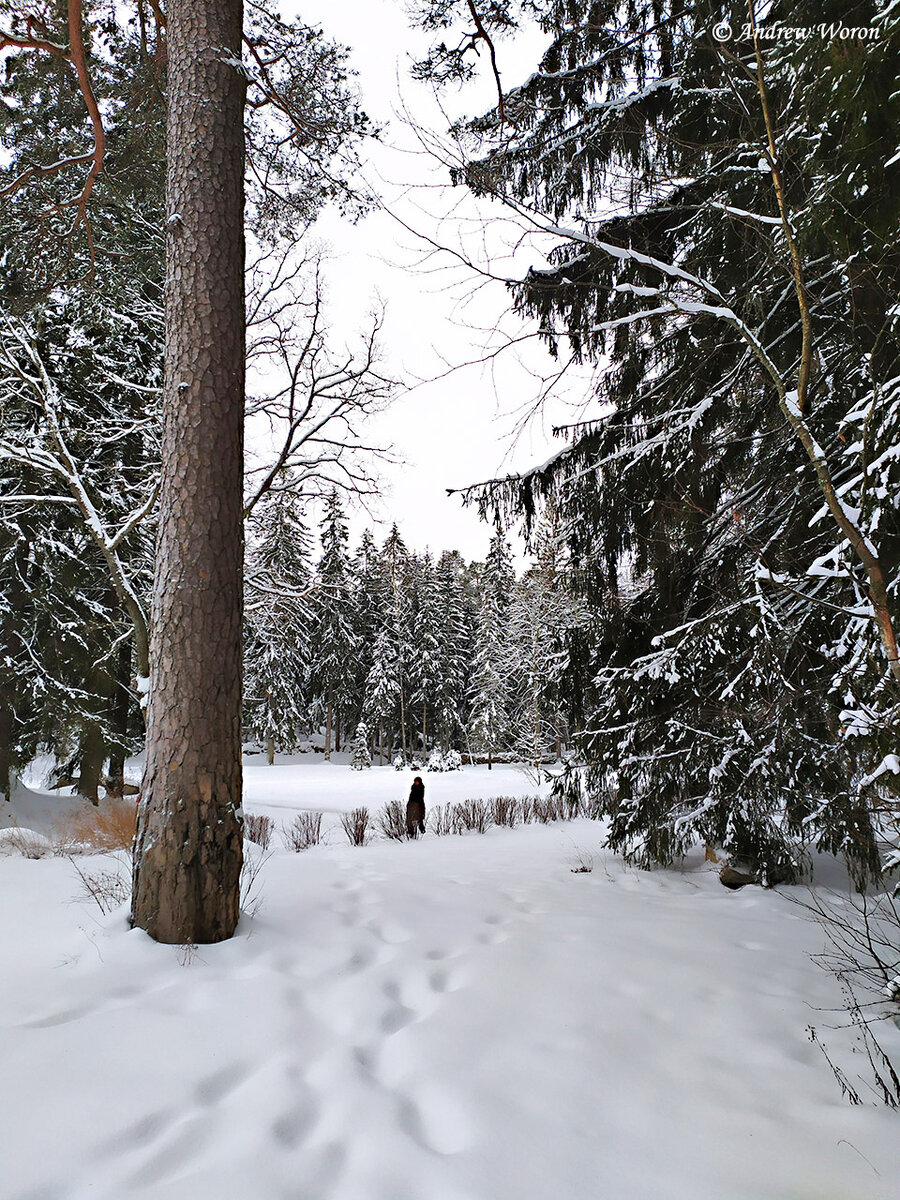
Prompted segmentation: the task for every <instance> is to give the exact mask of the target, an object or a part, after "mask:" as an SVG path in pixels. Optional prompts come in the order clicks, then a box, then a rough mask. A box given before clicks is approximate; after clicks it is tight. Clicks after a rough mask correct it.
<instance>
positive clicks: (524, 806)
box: [519, 796, 535, 825]
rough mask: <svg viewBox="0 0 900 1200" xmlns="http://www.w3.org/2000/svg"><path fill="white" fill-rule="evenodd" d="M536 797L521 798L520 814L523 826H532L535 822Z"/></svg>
mask: <svg viewBox="0 0 900 1200" xmlns="http://www.w3.org/2000/svg"><path fill="white" fill-rule="evenodd" d="M534 800H535V798H534V796H520V797H519V813H520V815H521V817H522V823H523V825H530V824H531V822H532V821H533V820H534Z"/></svg>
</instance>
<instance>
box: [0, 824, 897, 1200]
mask: <svg viewBox="0 0 900 1200" xmlns="http://www.w3.org/2000/svg"><path fill="white" fill-rule="evenodd" d="M596 843H597V829H596V826H593V825H591V824H590V823H589V822H574V823H572V824H569V825H565V826H557V827H549V828H548V827H528V828H526V829H519V830H515V831H506V830H502V831H501V830H492V831H491V832H490V833H489V834H487V835H486V836H484V837H479V836H477V835H468V836H466V837H463V838H455V837H453V838H443V839H435V838H430V839H426V840H425V841H424V842H420V843H411V844H389V843H385V842H378V843H375V844H373V845H370V846H368V847H365V848H362V849H357V848H351V847H349V846H347V845H339V844H334V845H330V846H323V847H320V848H318V849H316V850H313V851H309V852H307V853H306V854H303V855H291V854H288V853H286V852H283V851H278V852H277V853H276V854H274V855H273V856H272V858H271V859H270V860H269V861H268V862H267V863H266V865H265V868H264V872H263V876H262V880H263V883H262V888H263V893H262V894H263V903H262V906H261V907H260V909H259V911H258V912H257V914H256V916H255V917H253V918H252V919H249V920H245V922H244V923H243V924H242V927H241V929H240V931H239V934H240V935H239V936H238V937H237V938H235V939H234V940H233V941H231V942H229V943H225V944H223V945H221V946H216V947H200V948H199V949H197V950H196V951H194V952H193V953H188V954H186V953H185V951H184V950H182V949H180V948H177V947H158V946H155V945H153V944H152V943H151V942H150V941H149V940H148V939H147V938H146V937H145V936H144V935H143V934H141V933H139V932H134V931H129V930H127V929H126V925H125V917H124V913H123V912H121V911H120V912H118V913H115V914H113V915H112V916H111V917H109V918H101V917H99V915H98V914H97V910H96V909H91V908H89V907H88V906H87V905H86V904H85V903H83V902H79V903H74V904H73V903H68V902H69V901H71V899H72V897H73V895H74V894H75V893H76V891H77V886H76V882H77V881H76V880H75V879H74V876H73V872H72V868H71V866H70V865H69V864H68V863H66V862H64V861H60V860H53V859H48V860H42V861H39V862H31V861H25V860H21V859H18V858H10V859H4V860H0V903H2V905H3V911H4V928H5V932H4V934H3V942H2V962H3V979H4V985H3V989H2V993H0V1056H2V1058H0V1061H2V1075H0V1079H2V1083H0V1088H2V1104H3V1111H4V1118H3V1121H2V1123H0V1196H2V1197H3V1200H82V1198H85V1200H86V1198H87V1197H91V1198H97V1200H101V1198H102V1200H128V1198H131V1197H136V1198H137V1197H147V1198H151V1200H270V1198H271V1200H288V1198H290V1200H507V1198H510V1200H512V1198H515V1200H557V1198H561V1197H566V1198H568V1200H645V1198H646V1200H651V1198H653V1200H682V1198H684V1200H688V1198H690V1200H713V1198H715V1200H763V1198H765V1200H769V1198H771V1200H882V1198H884V1200H896V1197H897V1195H898V1194H900V1147H898V1142H900V1139H898V1138H897V1130H898V1126H897V1118H896V1117H895V1116H891V1115H890V1114H889V1113H886V1112H884V1111H882V1110H878V1109H876V1108H874V1107H866V1108H862V1109H859V1108H857V1109H853V1108H850V1107H848V1106H846V1105H845V1104H844V1103H842V1102H841V1100H840V1097H839V1094H838V1091H837V1087H836V1085H835V1083H834V1080H833V1079H832V1077H831V1076H830V1074H829V1072H828V1069H827V1066H826V1065H825V1063H824V1060H823V1059H822V1057H821V1054H820V1053H819V1051H818V1050H817V1049H816V1048H815V1047H814V1046H812V1045H811V1044H810V1042H809V1041H808V1039H807V1036H806V1032H805V1027H806V1025H807V1024H808V1023H815V1024H817V1025H819V1026H820V1027H822V1026H824V1025H826V1024H828V1023H829V1017H828V1015H827V1014H823V1013H821V1012H816V1011H815V1007H816V1006H829V1005H832V1004H834V1003H835V1002H836V1000H837V996H836V990H835V988H834V985H833V983H832V981H831V980H830V979H829V978H828V977H826V976H824V975H823V974H822V973H821V972H820V971H819V970H818V968H816V967H815V966H814V965H813V964H812V963H811V962H810V961H809V959H808V957H807V955H808V952H809V951H810V950H811V949H816V948H817V947H818V945H819V943H820V941H821V934H820V933H819V931H818V930H817V929H816V928H815V927H814V926H812V925H810V924H809V923H808V922H807V921H805V920H804V919H802V916H801V912H800V910H799V909H797V908H796V906H793V905H791V904H790V902H789V901H788V900H787V899H786V898H784V897H782V896H780V895H777V894H774V893H764V892H761V891H759V890H756V889H746V890H745V891H743V892H741V893H736V894H733V893H729V892H726V891H725V890H724V889H723V888H721V886H720V885H719V884H718V882H717V881H716V878H715V875H714V874H713V873H712V872H711V871H709V870H708V869H704V868H702V867H698V868H697V869H695V870H693V871H690V872H687V873H676V872H658V873H653V874H647V873H640V872H635V871H631V870H626V869H625V868H623V867H622V865H621V863H618V862H616V861H615V860H612V859H608V858H606V857H605V856H603V855H602V854H600V853H598V852H597V851H596ZM582 851H584V852H590V853H592V854H594V858H595V865H594V870H593V872H591V873H589V874H573V873H572V870H571V868H572V867H573V866H574V865H575V863H576V860H577V858H578V856H579V854H580V853H581V852H582ZM831 1036H832V1037H833V1038H834V1039H836V1040H837V1041H838V1042H839V1041H840V1035H838V1034H835V1035H831ZM826 1040H830V1038H828V1037H826Z"/></svg>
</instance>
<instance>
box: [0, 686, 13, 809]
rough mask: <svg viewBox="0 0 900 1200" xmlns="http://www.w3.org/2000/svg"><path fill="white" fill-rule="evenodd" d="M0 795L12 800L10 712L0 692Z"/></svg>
mask: <svg viewBox="0 0 900 1200" xmlns="http://www.w3.org/2000/svg"><path fill="white" fill-rule="evenodd" d="M0 797H2V798H3V799H4V800H12V712H11V711H10V708H9V705H8V704H6V703H5V701H4V699H3V695H2V693H0Z"/></svg>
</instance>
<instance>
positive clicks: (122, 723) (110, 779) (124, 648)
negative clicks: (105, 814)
mask: <svg viewBox="0 0 900 1200" xmlns="http://www.w3.org/2000/svg"><path fill="white" fill-rule="evenodd" d="M130 682H131V642H130V641H129V640H127V639H124V640H123V641H122V642H121V643H120V644H119V655H118V658H117V660H116V678H115V683H114V685H113V694H112V696H111V697H110V702H109V725H110V729H111V731H112V735H113V748H112V749H111V750H110V752H109V775H108V776H107V782H106V791H107V793H108V794H109V795H110V796H121V795H122V794H123V791H124V788H125V749H124V747H125V743H126V742H127V740H128V709H129V696H128V685H129V683H130Z"/></svg>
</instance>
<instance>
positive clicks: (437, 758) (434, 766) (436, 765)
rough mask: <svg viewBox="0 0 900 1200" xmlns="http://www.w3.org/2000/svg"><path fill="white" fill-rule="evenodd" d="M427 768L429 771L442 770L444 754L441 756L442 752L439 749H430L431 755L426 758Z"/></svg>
mask: <svg viewBox="0 0 900 1200" xmlns="http://www.w3.org/2000/svg"><path fill="white" fill-rule="evenodd" d="M428 770H429V771H443V770H444V756H443V754H441V752H440V750H432V752H431V756H430V758H429V759H428Z"/></svg>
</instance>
